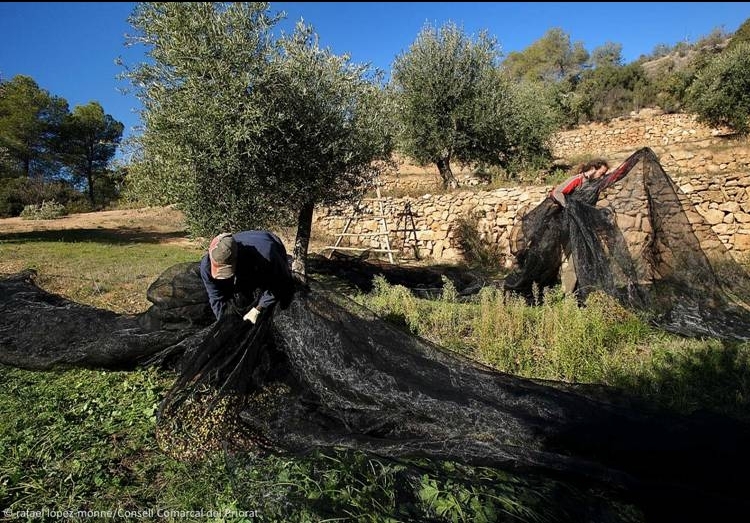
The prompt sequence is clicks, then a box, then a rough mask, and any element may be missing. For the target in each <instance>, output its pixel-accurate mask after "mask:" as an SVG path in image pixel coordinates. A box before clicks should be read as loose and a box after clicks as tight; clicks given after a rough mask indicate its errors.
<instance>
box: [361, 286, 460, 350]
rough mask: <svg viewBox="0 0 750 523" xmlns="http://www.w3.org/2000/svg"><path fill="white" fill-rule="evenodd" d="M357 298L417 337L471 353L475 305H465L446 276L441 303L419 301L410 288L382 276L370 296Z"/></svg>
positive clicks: (438, 300)
mask: <svg viewBox="0 0 750 523" xmlns="http://www.w3.org/2000/svg"><path fill="white" fill-rule="evenodd" d="M356 299H357V301H358V302H359V303H361V304H363V305H365V306H366V307H368V308H369V309H371V310H372V311H374V312H375V313H376V314H378V315H379V316H381V317H383V318H384V319H386V320H388V321H390V322H392V323H395V324H397V325H400V326H402V327H405V328H407V329H408V330H409V332H411V333H413V334H416V335H418V336H422V337H424V338H426V339H428V340H430V341H433V342H436V343H440V344H442V345H445V346H446V347H448V348H451V349H454V350H457V351H460V352H465V351H467V350H468V349H467V347H468V345H467V340H468V339H469V335H470V330H469V329H470V320H471V317H472V315H473V309H474V306H473V305H471V304H465V303H461V302H460V301H459V297H458V292H457V291H456V287H455V285H454V284H453V282H451V281H450V280H448V279H447V278H445V277H443V292H442V294H441V296H440V298H439V299H437V300H424V299H419V298H416V297H415V296H414V295H413V294H412V293H411V291H409V289H407V288H406V287H404V286H402V285H391V284H389V283H388V282H387V281H386V280H385V278H383V277H382V276H377V277H376V278H375V279H374V281H373V290H372V291H371V292H370V294H367V295H360V296H358V297H356Z"/></svg>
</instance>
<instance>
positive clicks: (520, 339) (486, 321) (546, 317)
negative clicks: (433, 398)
mask: <svg viewBox="0 0 750 523" xmlns="http://www.w3.org/2000/svg"><path fill="white" fill-rule="evenodd" d="M360 299H361V301H362V303H363V304H364V305H366V306H367V307H369V308H371V309H373V310H374V311H375V312H376V313H378V314H380V315H381V316H382V317H384V318H385V319H387V320H390V321H395V322H397V323H400V324H402V325H404V326H406V327H408V329H409V330H410V331H411V332H413V333H415V334H417V335H420V336H423V337H426V338H428V339H430V340H432V341H435V342H436V343H439V344H442V345H444V346H446V347H448V348H451V349H458V350H460V351H461V352H464V353H467V354H469V355H471V356H472V357H474V358H476V359H478V360H479V361H481V362H483V363H486V364H489V365H491V366H492V367H494V368H496V369H498V370H501V371H504V372H509V373H513V374H517V375H521V376H526V377H534V378H543V379H556V380H564V381H570V382H603V381H606V380H607V377H608V376H609V375H610V373H611V368H612V366H614V365H616V366H617V367H618V368H620V367H622V366H623V365H626V366H627V365H631V361H630V360H631V358H630V357H629V356H624V354H631V355H633V354H634V352H637V348H638V347H639V344H641V343H642V342H643V340H645V339H646V338H647V337H648V336H650V335H651V332H652V331H651V329H650V328H649V327H648V325H647V324H646V323H644V322H643V321H641V320H640V319H639V318H638V317H637V316H635V315H634V314H632V313H630V312H628V311H626V310H625V309H623V308H622V307H621V306H620V305H619V304H618V303H617V302H616V301H615V300H614V299H612V298H609V297H608V296H606V295H605V294H600V293H594V294H592V295H591V296H590V297H589V299H588V300H587V302H586V306H585V307H580V306H579V305H578V302H577V300H576V298H575V297H574V296H568V295H565V294H564V293H563V292H562V291H561V290H560V288H559V287H556V288H554V289H551V290H547V291H546V292H545V294H544V296H541V297H540V299H539V300H538V301H539V302H540V303H541V305H538V306H533V307H531V306H528V305H527V304H526V302H525V301H524V300H523V299H521V298H517V297H514V296H505V295H503V293H502V291H500V290H498V289H494V288H491V287H486V288H484V289H482V291H481V292H480V293H479V295H478V296H477V297H476V298H475V299H474V300H473V301H471V302H461V301H459V300H458V299H457V296H456V293H455V288H454V287H453V286H452V284H450V282H446V284H445V286H444V291H443V296H442V297H441V299H439V300H424V299H419V298H416V297H415V296H413V295H412V294H411V293H410V292H409V290H408V289H406V288H405V287H402V286H391V285H389V284H388V283H387V282H386V281H385V280H384V279H382V278H381V279H378V280H377V281H376V283H375V288H374V290H373V292H372V293H371V294H369V295H366V296H363V297H361V298H360ZM636 360H637V358H636V359H633V361H632V364H633V365H635V361H636Z"/></svg>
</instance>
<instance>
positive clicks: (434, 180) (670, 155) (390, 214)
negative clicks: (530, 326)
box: [314, 112, 750, 266]
mask: <svg viewBox="0 0 750 523" xmlns="http://www.w3.org/2000/svg"><path fill="white" fill-rule="evenodd" d="M644 146H648V147H651V149H653V150H654V152H655V153H656V155H657V156H658V157H659V161H660V163H661V165H662V167H664V170H665V171H666V172H667V174H668V175H670V177H671V178H672V179H673V180H674V181H675V184H676V185H677V186H678V187H679V188H680V189H681V191H682V192H683V193H684V194H685V199H686V201H689V202H690V203H692V205H693V210H692V211H691V212H695V213H697V214H699V215H701V216H702V217H703V220H704V221H705V223H706V226H707V227H710V228H711V229H712V230H713V231H714V232H715V233H716V234H717V235H718V236H719V238H720V240H721V242H722V243H723V244H724V246H725V247H726V248H728V249H729V250H730V252H732V254H733V255H735V257H736V258H738V259H741V258H745V257H748V256H750V141H748V140H747V139H742V138H733V137H731V136H727V135H726V134H725V133H724V132H723V131H721V130H716V129H710V128H708V127H705V126H703V125H701V124H698V123H697V122H696V120H695V117H694V116H691V115H684V114H671V115H663V114H658V113H656V114H655V113H653V112H652V113H649V112H642V113H640V114H639V115H635V116H634V117H632V118H630V119H622V120H615V121H613V122H610V123H608V124H592V125H588V126H583V127H581V128H579V129H576V130H573V131H564V132H561V133H559V134H558V135H557V137H556V139H555V142H554V149H553V150H554V153H555V155H556V157H558V158H561V159H565V160H571V159H573V160H575V159H579V158H582V157H583V156H585V155H588V156H603V157H605V158H607V159H608V160H609V161H610V165H611V166H612V167H614V166H616V165H618V164H619V163H620V162H621V161H622V160H624V159H625V158H626V157H628V156H629V155H630V154H632V153H633V152H634V151H635V150H637V149H639V148H641V147H644ZM401 165H402V166H403V165H407V166H408V169H409V173H408V175H406V176H403V179H404V180H412V184H413V185H409V186H403V187H402V188H404V187H405V188H408V189H409V191H406V192H410V191H414V190H419V188H420V186H419V183H418V182H417V181H416V180H421V183H423V184H424V186H423V187H422V188H423V189H424V190H425V191H428V192H427V194H423V195H421V196H403V197H398V196H390V197H386V198H384V199H383V216H385V222H386V225H387V227H388V230H389V235H388V237H389V240H390V243H391V247H392V248H393V249H395V250H397V251H399V253H400V257H401V258H402V259H404V258H413V257H414V256H415V254H418V255H419V257H420V258H431V259H433V260H435V261H459V260H461V259H463V252H462V250H461V248H460V245H459V241H458V237H457V232H458V228H459V224H460V223H461V220H469V221H470V223H472V225H473V226H475V227H476V230H477V232H478V233H479V234H480V236H481V238H482V240H483V241H485V242H487V243H488V244H495V245H496V246H497V247H498V248H499V251H500V252H501V253H502V254H501V259H500V260H498V262H499V263H500V264H502V265H504V266H510V265H511V264H512V262H513V259H512V256H511V254H510V247H509V238H510V233H511V229H512V227H513V225H514V223H515V222H516V221H517V220H518V218H520V216H522V215H523V214H524V213H525V212H526V211H528V210H529V209H530V208H531V207H533V206H534V205H536V204H538V203H539V202H540V201H541V200H542V199H543V198H545V197H546V195H547V194H548V193H549V191H550V190H551V188H552V187H551V186H525V187H520V186H519V187H508V188H500V189H494V190H491V191H488V190H481V186H480V187H469V186H471V185H476V184H478V183H479V182H478V181H477V179H476V178H474V177H472V176H471V172H470V170H468V169H464V170H459V171H458V173H457V178H458V179H459V181H461V182H462V184H463V187H462V189H460V190H457V191H454V192H451V193H444V194H432V193H431V192H429V191H431V190H433V191H434V189H435V188H436V187H437V186H438V185H439V178H438V177H437V172H434V173H433V172H431V171H430V170H429V169H424V173H423V176H421V177H420V176H419V172H415V169H414V166H413V165H408V164H404V162H403V161H402V162H401ZM396 179H398V177H397V178H396ZM388 187H389V189H391V191H390V192H391V193H392V194H395V195H398V194H399V192H398V190H396V191H393V190H392V189H393V188H394V187H398V185H395V184H394V183H393V182H391V184H390V185H389V186H388ZM369 203H372V204H373V205H370V206H369V207H364V208H358V209H356V212H355V209H354V208H353V207H352V206H349V207H345V208H319V209H316V213H315V216H314V231H315V233H316V234H322V235H325V236H327V237H330V238H334V237H335V236H336V234H337V233H340V232H342V229H343V228H344V226H345V224H346V223H347V221H348V219H349V218H350V217H353V219H352V222H351V224H350V227H349V229H348V232H350V233H358V234H367V233H370V234H372V233H377V232H380V231H382V220H380V219H378V218H375V216H379V215H380V214H381V210H380V208H379V207H376V206H377V205H379V204H377V202H369ZM694 218H695V217H694ZM341 245H344V246H353V247H355V248H372V249H382V248H385V238H384V236H349V237H346V238H345V239H344V240H343V241H342V244H341Z"/></svg>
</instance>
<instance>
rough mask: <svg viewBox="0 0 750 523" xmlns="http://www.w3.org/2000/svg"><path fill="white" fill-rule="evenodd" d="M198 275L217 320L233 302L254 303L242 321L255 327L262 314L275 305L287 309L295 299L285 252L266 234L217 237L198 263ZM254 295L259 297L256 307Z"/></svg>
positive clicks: (271, 235)
mask: <svg viewBox="0 0 750 523" xmlns="http://www.w3.org/2000/svg"><path fill="white" fill-rule="evenodd" d="M200 272H201V278H202V279H203V283H204V285H205V286H206V291H207V292H208V300H209V303H210V304H211V309H212V310H213V311H214V315H215V316H216V318H217V319H220V318H221V316H222V315H223V314H224V313H226V311H227V307H228V305H229V304H230V303H232V302H234V303H235V304H245V305H247V306H250V304H253V303H254V306H253V307H252V308H251V309H250V311H249V312H247V313H246V314H245V315H244V317H243V318H244V319H245V320H248V321H250V322H252V323H255V322H256V321H257V319H258V316H259V315H260V314H261V312H262V311H263V310H265V309H270V308H271V307H273V306H274V305H275V304H276V303H279V305H280V306H281V307H282V308H286V307H288V306H289V303H290V302H291V300H292V296H293V295H294V280H293V279H292V273H291V270H290V268H289V262H288V259H287V253H286V249H285V248H284V244H283V243H282V242H281V240H280V239H279V238H278V236H276V235H275V234H273V233H272V232H269V231H242V232H238V233H236V234H231V233H222V234H219V235H218V236H216V237H215V238H214V239H213V240H212V241H211V244H210V246H209V248H208V252H207V253H206V254H205V255H204V256H203V258H202V259H201V265H200ZM256 294H260V296H259V297H257V303H255V299H256Z"/></svg>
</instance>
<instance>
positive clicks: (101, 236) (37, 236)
mask: <svg viewBox="0 0 750 523" xmlns="http://www.w3.org/2000/svg"><path fill="white" fill-rule="evenodd" d="M185 237H186V235H185V233H184V232H181V231H171V232H154V231H144V230H142V229H141V228H139V227H135V228H128V227H118V228H116V229H105V228H101V229H99V228H97V229H62V230H48V231H29V232H14V233H5V234H4V233H0V241H3V242H11V243H27V242H71V243H72V242H95V243H114V244H127V243H164V242H168V241H170V240H178V239H182V238H185Z"/></svg>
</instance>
